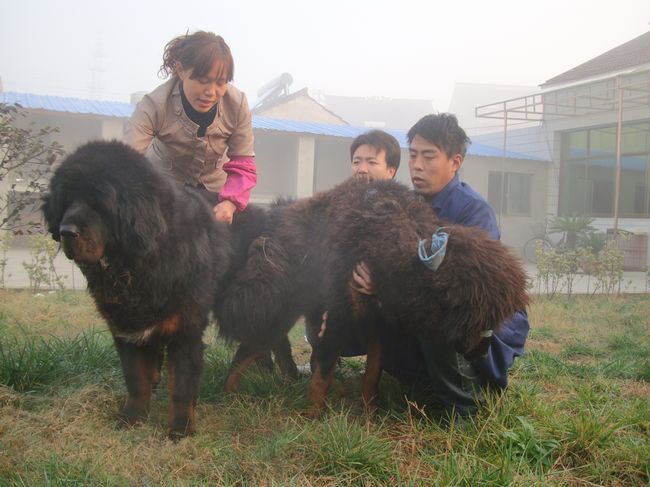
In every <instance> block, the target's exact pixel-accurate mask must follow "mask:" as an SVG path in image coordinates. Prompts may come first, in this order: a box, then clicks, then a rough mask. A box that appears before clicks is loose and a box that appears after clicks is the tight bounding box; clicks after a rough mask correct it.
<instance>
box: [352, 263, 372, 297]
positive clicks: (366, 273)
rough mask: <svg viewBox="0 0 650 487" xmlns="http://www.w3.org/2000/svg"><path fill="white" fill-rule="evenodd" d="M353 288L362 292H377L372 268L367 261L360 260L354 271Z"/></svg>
mask: <svg viewBox="0 0 650 487" xmlns="http://www.w3.org/2000/svg"><path fill="white" fill-rule="evenodd" d="M350 284H351V285H352V289H354V290H355V291H359V292H360V293H362V294H368V295H371V294H375V286H374V284H373V283H372V277H371V275H370V269H369V268H368V266H367V265H366V263H365V262H363V261H362V262H359V263H358V264H357V265H356V267H355V268H354V270H353V271H352V282H351V283H350Z"/></svg>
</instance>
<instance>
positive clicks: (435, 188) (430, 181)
mask: <svg viewBox="0 0 650 487" xmlns="http://www.w3.org/2000/svg"><path fill="white" fill-rule="evenodd" d="M462 163H463V156H462V155H461V154H455V155H452V156H451V157H448V156H447V154H445V152H444V151H443V150H442V149H440V148H439V147H438V146H437V145H435V144H432V143H431V142H429V141H428V140H426V139H425V138H424V137H421V136H420V135H416V136H415V137H413V140H412V141H411V145H410V146H409V171H410V173H411V182H412V183H413V188H414V189H415V192H416V193H419V194H421V195H423V196H428V197H432V196H435V195H436V194H438V193H439V192H440V191H442V189H443V188H444V187H445V186H447V184H448V183H449V182H450V181H451V180H452V179H454V176H455V175H456V172H457V171H458V169H460V166H461V164H462Z"/></svg>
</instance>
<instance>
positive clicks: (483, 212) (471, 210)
mask: <svg viewBox="0 0 650 487" xmlns="http://www.w3.org/2000/svg"><path fill="white" fill-rule="evenodd" d="M431 205H432V206H433V209H434V211H435V212H436V214H437V215H438V217H439V218H442V219H444V220H447V221H449V222H450V223H457V224H460V225H465V226H468V227H479V228H482V229H483V230H485V231H486V232H487V233H488V234H490V236H491V237H492V238H493V239H495V240H499V239H500V238H501V232H500V231H499V226H498V225H497V219H496V215H495V213H494V210H493V209H492V207H491V206H490V204H489V203H488V202H487V201H486V200H485V198H483V197H482V196H481V195H480V194H478V193H477V192H476V191H474V190H473V189H472V188H471V187H470V186H469V185H468V184H467V183H464V182H461V181H460V179H459V177H458V174H457V175H456V176H455V177H454V179H452V180H451V181H450V182H449V184H447V186H445V187H444V188H443V190H442V191H441V192H440V193H438V194H437V195H436V196H434V197H433V200H432V201H431ZM529 328H530V325H529V323H528V315H527V313H526V311H525V310H521V311H518V312H517V313H516V314H515V315H514V316H513V317H512V318H511V319H509V320H507V321H506V322H505V323H503V326H502V327H501V328H500V329H499V330H498V331H496V332H495V333H494V335H493V336H492V341H491V343H490V348H489V349H488V353H487V355H486V356H485V357H481V358H479V359H476V360H474V361H472V365H473V366H474V368H475V369H476V371H477V372H478V373H479V374H480V376H481V377H482V378H483V380H484V381H485V382H486V383H487V384H490V385H492V386H496V387H497V388H505V387H506V386H507V385H508V369H509V368H510V366H511V365H512V363H513V362H514V360H515V357H518V356H520V355H521V354H523V353H524V344H525V342H526V337H527V336H528V330H529Z"/></svg>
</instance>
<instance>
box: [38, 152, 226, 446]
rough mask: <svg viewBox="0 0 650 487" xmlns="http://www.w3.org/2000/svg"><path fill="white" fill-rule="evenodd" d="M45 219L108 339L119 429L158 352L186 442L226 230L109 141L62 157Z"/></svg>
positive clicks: (142, 398)
mask: <svg viewBox="0 0 650 487" xmlns="http://www.w3.org/2000/svg"><path fill="white" fill-rule="evenodd" d="M43 212H44V215H45V220H46V223H47V226H48V230H49V231H50V233H51V234H52V237H53V238H54V239H55V240H57V241H60V242H61V247H62V248H63V251H64V252H65V255H66V256H67V257H68V258H69V259H72V260H74V261H75V263H76V264H77V265H78V266H79V268H80V269H81V271H82V272H83V274H84V276H85V277H86V280H87V281H88V289H89V291H90V294H91V295H92V296H93V298H94V300H95V303H96V305H97V309H98V310H99V312H100V313H101V314H102V316H103V317H104V318H105V319H106V322H107V323H108V327H109V328H110V331H111V333H112V334H113V338H114V341H115V346H116V348H117V351H118V354H119V357H120V362H121V365H122V371H123V373H124V379H125V381H126V388H127V397H126V401H125V403H124V405H123V406H122V408H121V410H120V420H121V422H122V423H123V424H133V423H135V422H136V421H138V420H141V419H143V418H145V417H146V416H147V413H148V409H149V403H150V398H151V394H152V388H153V387H155V386H156V384H157V383H158V382H159V380H160V365H161V363H162V360H163V356H164V353H165V351H166V353H167V365H168V368H167V372H168V384H169V397H170V404H169V430H170V431H169V433H170V436H171V437H172V438H177V437H179V436H183V435H187V434H191V433H192V432H193V431H194V427H195V418H194V416H195V406H196V400H197V393H198V389H199V380H200V376H201V370H202V360H203V348H204V346H203V343H202V335H203V331H204V329H205V328H206V326H207V325H208V316H209V312H210V309H211V307H212V305H213V301H214V298H215V296H216V294H217V293H218V291H219V286H220V285H221V283H223V282H224V278H225V276H226V273H227V272H228V269H229V266H230V260H231V257H232V252H233V251H232V248H231V244H230V242H231V238H230V236H229V230H228V228H227V227H226V226H225V225H222V224H219V223H216V222H215V221H214V218H213V215H212V211H211V209H210V207H209V205H207V203H206V202H205V201H204V200H203V199H202V198H201V197H200V196H199V195H198V194H197V193H196V192H195V191H193V190H192V189H189V188H185V187H182V186H180V185H177V184H176V183H174V182H172V181H170V180H169V179H168V178H167V177H165V176H164V175H163V174H162V173H160V172H158V171H157V170H156V169H155V168H154V167H153V166H152V165H151V164H150V163H149V162H148V161H147V160H146V159H145V157H144V156H142V155H140V154H138V153H137V152H135V151H134V150H133V149H131V148H130V147H128V146H126V145H124V144H122V143H120V142H115V141H114V142H104V141H100V142H91V143H88V144H86V145H84V146H82V147H80V148H79V149H78V150H77V151H75V152H74V153H72V154H71V155H70V156H68V157H67V158H66V159H65V160H64V161H63V163H62V164H61V165H60V166H59V167H58V168H57V169H56V171H55V172H54V175H53V177H52V179H51V182H50V188H49V194H48V195H47V196H46V197H45V203H44V204H43Z"/></svg>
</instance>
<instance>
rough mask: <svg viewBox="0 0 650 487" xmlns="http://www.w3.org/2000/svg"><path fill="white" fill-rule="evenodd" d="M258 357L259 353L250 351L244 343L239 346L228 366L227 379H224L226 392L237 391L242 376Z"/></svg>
mask: <svg viewBox="0 0 650 487" xmlns="http://www.w3.org/2000/svg"><path fill="white" fill-rule="evenodd" d="M259 357H260V352H258V351H254V350H252V349H251V348H250V347H249V346H248V345H247V344H246V343H241V344H240V345H239V348H238V349H237V352H235V356H234V357H233V359H232V363H231V364H230V370H229V371H228V377H226V384H225V386H224V388H225V390H226V392H235V391H236V390H237V389H239V382H240V381H241V376H242V374H243V373H244V372H245V371H246V369H248V367H250V365H251V364H252V363H253V361H255V360H257V359H258V358H259Z"/></svg>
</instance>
